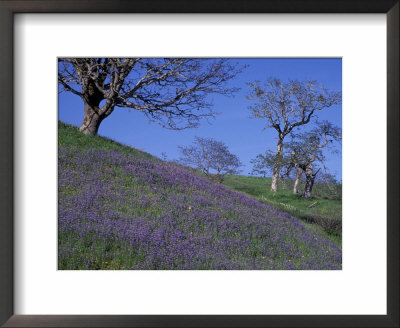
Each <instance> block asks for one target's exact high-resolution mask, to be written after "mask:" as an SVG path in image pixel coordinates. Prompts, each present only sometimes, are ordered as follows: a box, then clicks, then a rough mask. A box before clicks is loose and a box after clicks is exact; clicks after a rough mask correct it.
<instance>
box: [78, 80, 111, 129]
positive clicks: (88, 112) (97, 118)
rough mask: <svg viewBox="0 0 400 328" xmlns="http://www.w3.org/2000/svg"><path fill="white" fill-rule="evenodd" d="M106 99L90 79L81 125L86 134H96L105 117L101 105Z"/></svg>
mask: <svg viewBox="0 0 400 328" xmlns="http://www.w3.org/2000/svg"><path fill="white" fill-rule="evenodd" d="M103 99H104V96H103V94H102V93H101V92H100V91H99V90H98V89H97V87H96V86H95V84H94V82H93V81H89V83H88V88H87V92H86V93H85V100H84V105H85V106H84V109H85V110H84V117H83V122H82V125H81V127H80V128H79V130H80V131H82V132H83V133H85V134H88V135H92V136H94V135H96V134H97V132H98V130H99V127H100V124H101V122H102V121H103V119H104V118H105V115H104V114H102V112H101V110H100V108H99V106H100V102H101V101H102V100H103Z"/></svg>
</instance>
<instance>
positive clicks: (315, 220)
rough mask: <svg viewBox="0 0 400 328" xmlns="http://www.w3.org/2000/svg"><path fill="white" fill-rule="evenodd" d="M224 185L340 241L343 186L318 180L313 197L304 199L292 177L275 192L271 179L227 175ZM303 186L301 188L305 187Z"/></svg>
mask: <svg viewBox="0 0 400 328" xmlns="http://www.w3.org/2000/svg"><path fill="white" fill-rule="evenodd" d="M224 185H225V186H227V187H229V188H231V189H234V190H237V191H240V192H243V193H245V194H248V195H250V196H252V197H255V198H257V199H259V200H260V201H263V202H267V203H269V204H271V205H274V206H275V207H277V208H279V209H281V210H283V211H286V212H288V213H290V214H291V215H293V216H295V217H297V218H299V219H301V220H302V221H304V222H307V223H309V224H313V225H314V226H317V227H314V228H317V230H319V231H320V232H322V233H325V235H326V236H327V237H328V238H330V239H331V240H332V241H334V242H335V243H337V244H339V245H340V244H341V231H342V200H341V185H337V186H332V185H327V184H322V183H315V185H314V192H313V195H314V197H313V198H312V199H305V198H303V197H301V195H300V194H299V195H294V194H293V193H292V188H293V181H290V180H287V181H286V182H285V183H281V184H280V185H279V190H278V192H276V193H274V192H271V191H270V186H271V178H260V177H251V176H237V175H236V176H235V175H234V176H227V177H226V178H225V181H224ZM301 187H302V186H300V188H299V190H302V188H301ZM303 188H304V187H303ZM318 227H320V228H321V229H318Z"/></svg>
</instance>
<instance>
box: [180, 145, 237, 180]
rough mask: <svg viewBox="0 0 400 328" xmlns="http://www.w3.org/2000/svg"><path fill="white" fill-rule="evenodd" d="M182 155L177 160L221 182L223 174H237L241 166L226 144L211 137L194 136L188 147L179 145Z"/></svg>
mask: <svg viewBox="0 0 400 328" xmlns="http://www.w3.org/2000/svg"><path fill="white" fill-rule="evenodd" d="M179 150H180V152H181V154H182V157H181V158H180V159H179V162H180V163H181V164H183V165H189V166H192V167H195V168H196V169H198V170H200V171H201V172H202V173H204V174H205V175H206V176H207V177H208V178H209V179H211V180H214V181H217V182H219V183H222V182H223V180H224V177H225V175H227V174H237V173H239V172H240V170H239V167H240V166H242V163H241V162H240V160H239V158H238V157H237V156H236V155H234V154H232V153H231V152H230V151H229V150H228V147H227V146H226V144H224V143H223V142H221V141H216V140H214V139H211V138H199V137H196V138H195V140H194V142H193V144H192V145H191V146H188V147H179Z"/></svg>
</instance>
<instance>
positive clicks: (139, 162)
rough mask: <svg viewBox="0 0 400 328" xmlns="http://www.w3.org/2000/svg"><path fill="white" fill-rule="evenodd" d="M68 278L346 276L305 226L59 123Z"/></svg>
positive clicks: (333, 249) (333, 252)
mask: <svg viewBox="0 0 400 328" xmlns="http://www.w3.org/2000/svg"><path fill="white" fill-rule="evenodd" d="M58 186H59V199H58V202H59V204H58V214H59V218H58V233H59V235H58V268H59V269H61V270H65V269H66V270H96V269H100V270H130V269H134V270H135V269H150V270H156V269H164V270H171V269H177V270H187V269H192V270H203V269H206V270H222V269H228V270H237V269H239V270H243V269H244V270H253V269H256V270H271V269H272V270H292V269H300V270H304V269H306V270H310V269H311V270H340V269H341V262H342V257H341V249H340V248H339V247H338V246H336V245H335V244H333V243H331V242H330V241H328V240H327V239H326V238H324V237H323V236H321V235H320V234H318V233H316V232H315V231H313V230H311V229H309V228H306V227H305V226H304V225H303V223H302V222H300V221H299V220H298V219H296V218H294V217H292V216H290V215H289V214H287V213H285V212H282V211H280V210H278V209H276V208H274V207H273V206H271V205H269V204H266V203H262V202H260V201H258V200H256V199H254V198H252V197H249V196H245V195H243V194H241V193H238V192H236V191H233V190H231V189H228V188H227V187H225V186H222V185H218V184H215V183H212V182H210V181H209V180H207V179H205V178H203V177H201V176H199V175H196V174H194V173H193V172H191V171H190V170H186V169H185V168H182V167H179V166H177V165H175V164H173V163H168V162H163V161H161V160H158V159H155V158H151V157H150V156H149V155H147V156H144V155H143V153H141V152H138V151H136V150H133V149H132V150H129V149H128V147H124V146H121V145H118V144H116V143H113V142H111V141H110V140H108V139H105V138H101V137H89V136H83V135H81V134H80V133H79V132H78V131H77V129H76V128H73V127H71V126H67V125H65V124H62V123H60V124H59V153H58Z"/></svg>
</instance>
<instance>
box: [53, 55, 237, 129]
mask: <svg viewBox="0 0 400 328" xmlns="http://www.w3.org/2000/svg"><path fill="white" fill-rule="evenodd" d="M240 70H241V68H239V67H237V66H235V65H233V64H232V63H231V61H229V60H228V59H205V58H204V59H199V58H60V59H59V71H58V82H59V86H60V88H59V89H60V91H69V92H72V93H73V94H75V95H77V96H79V97H81V99H82V100H83V103H84V118H83V123H82V125H81V127H80V130H81V131H82V132H84V133H86V134H90V135H95V134H97V131H98V129H99V126H100V124H101V122H102V121H103V120H104V119H105V118H106V117H108V116H109V115H110V114H111V113H112V112H113V111H114V109H115V108H116V107H120V108H130V109H134V110H137V111H140V112H142V113H144V114H145V115H146V116H147V117H148V118H149V119H150V120H151V121H154V122H157V123H159V124H161V125H162V126H163V127H166V128H170V129H175V130H178V129H184V128H190V127H196V126H197V125H198V123H199V120H200V119H201V118H202V117H206V118H207V117H214V115H215V113H214V112H213V111H212V104H211V102H210V99H208V95H209V94H223V95H228V96H230V95H233V93H234V92H235V91H237V89H235V88H230V87H228V86H227V82H228V81H229V80H231V79H232V78H234V77H235V76H236V75H237V74H238V73H239V72H240Z"/></svg>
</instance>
